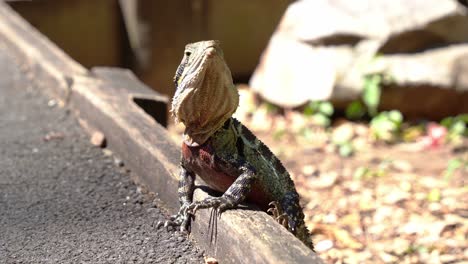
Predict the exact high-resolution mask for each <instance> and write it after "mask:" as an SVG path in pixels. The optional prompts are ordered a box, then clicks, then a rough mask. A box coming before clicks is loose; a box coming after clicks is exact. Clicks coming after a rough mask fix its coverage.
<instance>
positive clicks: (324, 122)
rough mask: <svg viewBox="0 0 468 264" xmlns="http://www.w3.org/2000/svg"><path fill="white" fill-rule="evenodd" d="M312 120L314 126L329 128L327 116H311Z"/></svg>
mask: <svg viewBox="0 0 468 264" xmlns="http://www.w3.org/2000/svg"><path fill="white" fill-rule="evenodd" d="M312 119H313V120H314V122H315V124H317V125H319V126H322V127H328V126H330V123H331V121H330V118H328V116H326V115H324V114H322V113H317V114H314V115H313V116H312Z"/></svg>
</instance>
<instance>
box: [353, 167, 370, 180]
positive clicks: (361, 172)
mask: <svg viewBox="0 0 468 264" xmlns="http://www.w3.org/2000/svg"><path fill="white" fill-rule="evenodd" d="M368 173H369V168H367V167H363V166H361V167H358V168H357V169H356V170H355V171H354V174H353V178H354V179H356V180H360V179H363V178H364V177H365V176H366V175H367V174H368Z"/></svg>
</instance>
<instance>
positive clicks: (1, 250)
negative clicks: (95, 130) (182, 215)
mask: <svg viewBox="0 0 468 264" xmlns="http://www.w3.org/2000/svg"><path fill="white" fill-rule="evenodd" d="M0 44H1V43H0ZM21 63H22V62H18V61H15V58H13V57H12V56H11V55H10V54H9V53H8V51H7V50H4V49H2V46H1V45H0V263H203V253H202V252H201V251H200V250H199V249H197V248H196V247H195V246H194V245H193V243H192V242H191V241H190V240H189V239H188V238H187V237H186V236H185V235H184V234H180V233H177V232H168V231H166V230H164V229H163V228H161V229H159V230H158V229H156V228H155V227H154V226H153V223H155V222H157V221H159V220H163V219H165V218H166V216H165V215H164V214H163V213H162V211H161V210H160V209H159V208H158V207H157V205H156V204H155V201H154V199H153V198H152V197H150V196H149V195H148V194H145V193H143V192H142V191H141V189H140V188H139V187H137V186H136V185H135V184H134V183H133V181H132V180H131V179H130V176H129V173H128V172H127V171H126V170H125V167H119V165H118V164H116V162H115V157H113V156H112V155H109V154H106V153H105V151H103V150H102V149H100V148H98V147H94V146H92V145H91V144H90V142H89V139H88V137H87V136H86V134H85V133H84V132H83V131H82V129H81V128H80V126H79V125H78V122H77V120H76V119H75V118H74V116H73V115H72V114H70V113H69V111H67V110H66V109H65V108H61V107H58V106H57V105H56V104H55V102H54V101H53V100H51V99H50V98H47V97H45V96H44V95H43V94H42V93H41V91H39V89H38V88H37V87H36V86H35V84H34V79H32V80H30V79H27V78H26V77H25V73H24V72H22V71H21V67H20V66H21Z"/></svg>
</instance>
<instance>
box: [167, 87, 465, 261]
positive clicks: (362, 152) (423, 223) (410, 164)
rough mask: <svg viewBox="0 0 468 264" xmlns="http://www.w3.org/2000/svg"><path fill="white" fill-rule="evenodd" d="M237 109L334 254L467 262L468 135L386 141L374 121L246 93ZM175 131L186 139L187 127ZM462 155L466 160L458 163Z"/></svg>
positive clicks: (326, 255)
mask: <svg viewBox="0 0 468 264" xmlns="http://www.w3.org/2000/svg"><path fill="white" fill-rule="evenodd" d="M247 97H249V95H247ZM252 109H255V110H252ZM236 117H237V118H238V119H240V120H241V121H242V122H243V123H244V124H245V125H246V126H247V127H249V128H250V129H251V130H252V131H253V132H254V133H255V134H256V135H257V136H258V137H259V138H260V139H261V140H262V141H263V142H264V143H266V145H267V146H269V147H270V149H271V150H272V152H273V153H275V154H276V155H277V156H278V157H279V158H280V160H281V161H282V162H283V164H284V165H285V167H286V168H287V169H288V171H289V172H290V174H291V176H292V178H293V180H294V182H295V184H296V187H297V190H298V192H299V193H300V195H301V198H302V204H303V207H304V211H305V214H306V223H307V225H308V227H309V229H310V230H311V233H312V239H313V241H314V243H315V246H316V250H317V253H318V254H319V256H320V257H321V258H322V259H324V260H325V261H326V262H328V263H462V262H463V263H466V261H468V248H467V246H468V243H467V236H468V220H467V217H468V203H467V202H468V196H467V194H468V186H467V184H466V179H467V177H468V165H467V164H468V140H467V139H466V138H465V139H462V141H461V142H459V143H458V144H456V145H454V144H442V145H439V146H437V147H431V148H427V147H425V146H424V145H422V144H421V143H420V142H418V141H417V140H416V141H414V142H408V143H397V144H391V145H390V144H385V143H382V142H378V141H375V140H372V139H371V137H370V132H369V126H368V124H366V123H362V124H359V123H352V122H348V121H343V120H338V121H336V120H335V122H334V125H333V126H332V127H331V128H329V129H323V128H320V127H316V126H311V125H310V124H309V123H308V121H307V119H306V118H305V117H304V116H303V115H302V114H301V113H297V112H292V113H289V114H288V115H274V114H269V113H268V110H267V109H266V108H265V107H258V105H254V103H253V101H252V100H248V98H247V99H246V97H245V96H244V97H243V94H242V93H241V106H240V108H239V109H238V111H237V112H236ZM305 128H306V129H305ZM339 129H341V130H346V131H348V132H347V133H351V138H352V141H353V144H354V146H356V149H355V153H354V155H352V156H350V157H342V156H340V155H339V154H338V151H337V149H336V146H335V145H334V144H333V143H332V137H333V134H334V133H336V132H337V130H339ZM169 131H170V133H171V135H172V136H173V138H174V140H175V141H177V142H180V141H179V140H180V136H179V135H180V133H181V132H182V131H183V127H182V126H180V125H178V126H176V125H173V126H171V127H170V128H169ZM304 132H305V133H304ZM454 161H458V162H459V163H461V164H462V165H461V166H460V164H459V166H457V167H453V166H452V167H453V168H455V169H453V168H452V169H451V165H450V163H451V162H452V163H453V162H454Z"/></svg>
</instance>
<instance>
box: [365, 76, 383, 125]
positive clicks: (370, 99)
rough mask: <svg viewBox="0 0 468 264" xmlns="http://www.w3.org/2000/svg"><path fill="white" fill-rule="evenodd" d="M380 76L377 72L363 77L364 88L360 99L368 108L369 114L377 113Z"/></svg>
mask: <svg viewBox="0 0 468 264" xmlns="http://www.w3.org/2000/svg"><path fill="white" fill-rule="evenodd" d="M381 82H382V76H380V75H379V74H373V75H368V76H366V77H364V90H363V94H362V100H363V101H364V104H365V105H366V106H367V109H368V110H369V114H370V115H371V116H375V115H376V114H377V107H378V105H379V103H380V95H381V87H380V84H381Z"/></svg>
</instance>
